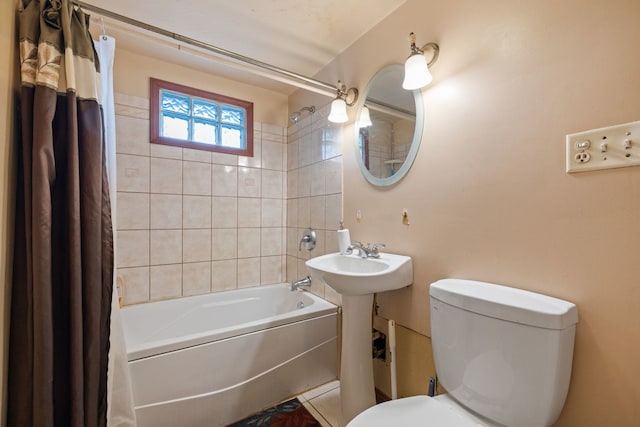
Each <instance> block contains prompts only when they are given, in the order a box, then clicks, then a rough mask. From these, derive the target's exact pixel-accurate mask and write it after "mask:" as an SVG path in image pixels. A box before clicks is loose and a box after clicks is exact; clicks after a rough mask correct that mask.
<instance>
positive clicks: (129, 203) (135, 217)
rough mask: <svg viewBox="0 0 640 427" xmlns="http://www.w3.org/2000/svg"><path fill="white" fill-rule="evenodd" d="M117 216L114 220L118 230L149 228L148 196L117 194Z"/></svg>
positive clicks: (144, 194) (141, 194)
mask: <svg viewBox="0 0 640 427" xmlns="http://www.w3.org/2000/svg"><path fill="white" fill-rule="evenodd" d="M117 197H118V199H117V201H116V206H117V215H116V218H115V222H116V227H117V229H118V230H141V229H148V228H149V194H148V193H123V192H121V191H119V192H118V194H117Z"/></svg>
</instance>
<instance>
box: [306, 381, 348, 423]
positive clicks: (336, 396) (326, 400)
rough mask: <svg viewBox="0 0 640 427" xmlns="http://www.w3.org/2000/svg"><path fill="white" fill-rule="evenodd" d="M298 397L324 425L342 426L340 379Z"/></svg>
mask: <svg viewBox="0 0 640 427" xmlns="http://www.w3.org/2000/svg"><path fill="white" fill-rule="evenodd" d="M297 398H298V400H299V401H300V402H302V404H303V405H304V407H305V408H307V411H309V413H311V415H313V416H314V418H315V419H316V420H318V422H319V423H320V425H321V426H322V427H339V426H340V423H339V420H340V381H337V380H336V381H331V382H329V383H327V384H324V385H321V386H320V387H316V388H314V389H313V390H309V391H307V392H305V393H302V394H301V395H299V396H297Z"/></svg>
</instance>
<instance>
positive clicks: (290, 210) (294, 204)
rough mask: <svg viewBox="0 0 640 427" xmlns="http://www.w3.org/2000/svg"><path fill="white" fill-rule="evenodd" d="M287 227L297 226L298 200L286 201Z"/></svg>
mask: <svg viewBox="0 0 640 427" xmlns="http://www.w3.org/2000/svg"><path fill="white" fill-rule="evenodd" d="M286 213H287V227H297V226H298V199H288V200H287V210H286Z"/></svg>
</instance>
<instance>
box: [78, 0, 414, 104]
mask: <svg viewBox="0 0 640 427" xmlns="http://www.w3.org/2000/svg"><path fill="white" fill-rule="evenodd" d="M405 1H406V0H315V1H309V0H236V1H229V0H189V1H184V0H183V1H180V0H154V1H151V0H136V1H131V0H86V1H85V3H87V4H89V5H93V6H97V7H100V8H103V9H106V10H108V11H111V12H115V13H117V14H119V15H124V16H126V17H129V18H132V19H134V20H137V21H141V22H144V23H146V24H150V25H152V26H154V27H159V28H162V29H164V30H168V31H170V32H173V33H176V34H179V35H181V36H186V37H189V38H192V39H195V40H198V41H201V42H204V43H207V44H210V45H213V46H216V47H218V48H222V49H224V50H228V51H231V52H234V53H237V54H240V55H243V56H246V57H249V58H253V59H256V60H259V61H261V62H264V63H267V64H270V65H273V66H276V67H278V68H282V69H285V70H289V71H292V72H294V73H297V74H302V75H304V76H307V77H313V76H314V75H315V74H316V73H317V72H318V71H320V70H321V69H322V68H323V67H324V66H325V65H327V64H328V63H329V62H331V60H332V59H334V58H335V57H336V56H337V55H338V54H340V53H341V52H342V51H343V50H345V49H346V48H347V47H349V46H350V45H351V44H352V43H353V42H355V41H356V40H357V39H358V38H360V37H361V36H362V35H363V34H364V33H366V32H367V31H368V30H369V29H371V28H372V27H374V26H375V25H376V24H377V23H379V22H380V21H381V20H383V19H384V18H385V17H386V16H388V15H389V14H390V13H391V12H393V11H394V10H395V9H397V8H398V7H399V6H400V5H402V4H403V3H404V2H405ZM89 14H91V15H92V31H93V32H94V33H95V32H98V31H99V32H102V28H103V26H104V31H105V32H106V33H107V34H108V35H111V36H113V37H115V38H116V44H117V46H119V47H120V48H124V49H126V50H131V51H133V52H139V53H143V54H145V55H151V56H156V57H159V58H161V59H164V60H168V61H172V62H178V63H181V64H184V65H187V66H190V67H194V68H198V69H202V70H205V71H209V72H214V73H216V74H218V75H221V76H224V77H228V78H233V79H234V80H240V81H244V82H247V83H249V84H254V85H259V86H261V87H265V88H267V89H271V90H275V91H278V92H282V93H285V94H290V93H292V92H293V91H294V90H295V89H296V88H295V87H293V86H291V85H289V84H284V83H282V82H278V81H276V80H273V79H271V78H265V77H264V76H259V75H256V74H255V73H253V72H248V71H246V66H245V69H244V70H242V69H241V68H239V67H238V66H237V61H230V60H229V59H228V58H225V57H218V58H216V59H215V60H212V56H211V54H209V53H206V54H205V53H204V52H203V51H202V50H201V51H197V49H195V53H194V49H191V48H190V47H189V46H186V45H185V44H184V43H178V42H176V41H175V40H172V39H170V38H166V37H162V36H159V35H157V34H154V33H152V32H149V31H145V30H140V29H137V28H135V27H132V26H131V25H128V24H123V23H121V22H118V21H117V20H114V19H110V18H107V17H104V18H103V19H102V20H100V19H99V18H98V17H99V14H97V13H96V12H92V11H89ZM179 44H182V46H178V45H179ZM214 58H215V57H214ZM234 63H235V65H234ZM327 83H330V84H333V83H334V82H327Z"/></svg>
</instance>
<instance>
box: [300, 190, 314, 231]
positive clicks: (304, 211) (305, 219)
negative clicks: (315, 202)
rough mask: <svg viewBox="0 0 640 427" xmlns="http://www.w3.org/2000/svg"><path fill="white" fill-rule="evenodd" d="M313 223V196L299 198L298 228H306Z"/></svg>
mask: <svg viewBox="0 0 640 427" xmlns="http://www.w3.org/2000/svg"><path fill="white" fill-rule="evenodd" d="M310 225H311V198H310V197H301V198H299V199H298V228H306V227H309V226H310Z"/></svg>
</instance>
